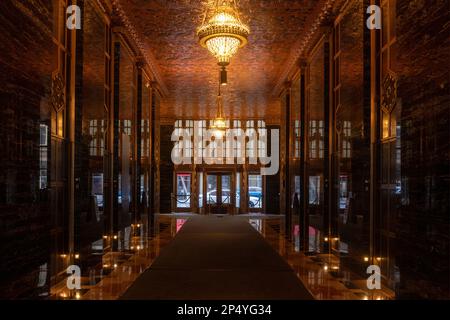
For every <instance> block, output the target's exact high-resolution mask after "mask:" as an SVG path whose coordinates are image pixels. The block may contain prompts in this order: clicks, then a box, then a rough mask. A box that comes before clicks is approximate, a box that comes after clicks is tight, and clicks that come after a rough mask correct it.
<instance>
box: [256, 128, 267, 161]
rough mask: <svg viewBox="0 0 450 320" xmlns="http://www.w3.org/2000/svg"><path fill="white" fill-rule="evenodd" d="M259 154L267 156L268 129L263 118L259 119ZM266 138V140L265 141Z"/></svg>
mask: <svg viewBox="0 0 450 320" xmlns="http://www.w3.org/2000/svg"><path fill="white" fill-rule="evenodd" d="M258 135H259V139H258V155H259V157H266V156H267V130H266V123H265V121H263V120H258ZM264 140H265V141H266V142H264Z"/></svg>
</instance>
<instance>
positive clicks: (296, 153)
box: [294, 120, 301, 159]
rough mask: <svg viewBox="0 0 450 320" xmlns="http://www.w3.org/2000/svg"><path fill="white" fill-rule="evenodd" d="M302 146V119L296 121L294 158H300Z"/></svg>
mask: <svg viewBox="0 0 450 320" xmlns="http://www.w3.org/2000/svg"><path fill="white" fill-rule="evenodd" d="M300 147H301V122H300V120H295V121H294V158H297V159H298V158H300Z"/></svg>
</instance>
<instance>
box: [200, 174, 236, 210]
mask: <svg viewBox="0 0 450 320" xmlns="http://www.w3.org/2000/svg"><path fill="white" fill-rule="evenodd" d="M234 194H235V192H234V184H233V175H232V173H231V172H210V173H207V174H206V188H204V194H203V197H205V200H206V201H205V203H206V210H207V211H206V212H207V213H210V214H230V213H232V210H233V208H234V206H235V198H234Z"/></svg>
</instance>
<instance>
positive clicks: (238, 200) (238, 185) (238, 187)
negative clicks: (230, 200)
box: [236, 172, 241, 208]
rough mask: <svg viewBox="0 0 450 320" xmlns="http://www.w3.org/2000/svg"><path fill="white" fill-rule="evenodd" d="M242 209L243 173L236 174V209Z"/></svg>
mask: <svg viewBox="0 0 450 320" xmlns="http://www.w3.org/2000/svg"><path fill="white" fill-rule="evenodd" d="M240 207H241V173H240V172H237V173H236V208H240Z"/></svg>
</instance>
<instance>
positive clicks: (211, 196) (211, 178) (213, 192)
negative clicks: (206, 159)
mask: <svg viewBox="0 0 450 320" xmlns="http://www.w3.org/2000/svg"><path fill="white" fill-rule="evenodd" d="M206 203H207V204H216V203H217V176H216V175H208V176H207V180H206Z"/></svg>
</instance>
